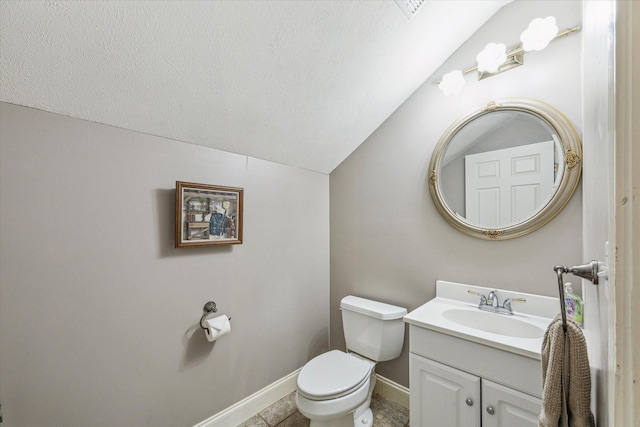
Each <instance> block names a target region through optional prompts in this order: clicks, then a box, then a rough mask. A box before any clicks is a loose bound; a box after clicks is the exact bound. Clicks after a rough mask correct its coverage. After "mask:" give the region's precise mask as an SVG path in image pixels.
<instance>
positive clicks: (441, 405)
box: [409, 353, 517, 427]
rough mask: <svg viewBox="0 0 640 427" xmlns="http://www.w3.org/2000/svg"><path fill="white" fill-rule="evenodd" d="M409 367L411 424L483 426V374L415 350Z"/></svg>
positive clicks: (434, 426) (429, 426)
mask: <svg viewBox="0 0 640 427" xmlns="http://www.w3.org/2000/svg"><path fill="white" fill-rule="evenodd" d="M409 370H410V374H409V381H410V384H409V388H410V390H411V394H410V408H411V410H410V420H409V424H410V425H412V426H417V427H480V378H478V377H476V376H474V375H470V374H467V373H465V372H462V371H459V370H458V369H454V368H451V367H449V366H446V365H443V364H441V363H437V362H434V361H432V360H429V359H425V358H424V357H420V356H417V355H415V354H413V353H411V354H410V356H409ZM514 425H517V424H514Z"/></svg>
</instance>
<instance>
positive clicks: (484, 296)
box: [467, 289, 487, 305]
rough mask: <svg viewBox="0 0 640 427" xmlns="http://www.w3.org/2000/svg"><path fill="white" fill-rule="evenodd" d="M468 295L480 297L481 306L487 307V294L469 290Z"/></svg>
mask: <svg viewBox="0 0 640 427" xmlns="http://www.w3.org/2000/svg"><path fill="white" fill-rule="evenodd" d="M467 293H469V294H471V295H477V296H479V297H480V305H487V297H486V295H485V294H481V293H480V292H478V291H472V290H471V289H469V290H467Z"/></svg>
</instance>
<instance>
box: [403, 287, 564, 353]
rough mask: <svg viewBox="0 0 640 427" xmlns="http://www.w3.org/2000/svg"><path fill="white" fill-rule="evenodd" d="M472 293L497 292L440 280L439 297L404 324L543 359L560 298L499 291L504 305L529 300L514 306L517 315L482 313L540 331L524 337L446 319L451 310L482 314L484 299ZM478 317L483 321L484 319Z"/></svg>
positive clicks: (414, 312)
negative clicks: (512, 300)
mask: <svg viewBox="0 0 640 427" xmlns="http://www.w3.org/2000/svg"><path fill="white" fill-rule="evenodd" d="M468 290H472V291H475V292H480V293H483V294H485V295H487V294H488V293H489V292H490V291H492V290H495V289H490V288H483V287H478V286H473V285H464V284H460V283H452V282H445V281H438V282H437V286H436V297H435V298H434V299H432V300H431V301H429V302H427V303H425V304H423V305H422V306H420V307H418V308H417V309H415V310H413V311H412V312H410V313H409V314H407V315H406V316H405V317H404V321H405V322H406V323H408V324H410V325H415V326H419V327H422V328H426V329H430V330H433V331H437V332H441V333H444V334H448V335H451V336H455V337H458V338H462V339H465V340H469V341H473V342H476V343H479V344H484V345H487V346H490V347H494V348H498V349H501V350H504V351H508V352H511V353H516V354H520V355H523V356H526V357H529V358H532V359H537V360H540V350H541V348H542V340H543V335H544V331H546V329H547V327H548V326H549V324H550V323H551V321H552V320H553V318H554V317H555V315H556V314H557V313H558V312H559V301H558V298H552V297H546V296H541V295H532V294H523V293H517V292H511V291H506V290H496V291H497V295H498V297H499V298H500V303H502V301H503V300H504V298H525V299H526V300H527V301H526V302H525V303H521V304H516V303H514V304H513V306H514V310H513V312H514V315H513V316H507V315H504V314H497V313H488V312H484V311H481V313H486V314H485V315H486V316H502V318H504V321H505V322H510V321H511V322H513V321H515V322H524V323H527V324H528V325H530V326H534V327H535V328H539V330H540V336H539V337H535V338H522V337H516V336H508V335H502V334H498V333H492V332H487V331H483V330H482V329H481V328H482V325H478V328H475V327H470V326H465V325H463V324H460V323H458V322H455V321H451V320H448V319H447V318H445V316H444V315H443V314H444V313H445V311H447V310H451V309H455V310H473V311H480V310H479V309H478V302H479V301H480V298H479V297H478V296H476V295H470V294H469V293H468V292H467V291H468ZM519 309H520V310H519ZM477 317H478V318H482V316H477ZM532 329H533V328H532Z"/></svg>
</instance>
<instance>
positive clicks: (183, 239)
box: [176, 181, 244, 248]
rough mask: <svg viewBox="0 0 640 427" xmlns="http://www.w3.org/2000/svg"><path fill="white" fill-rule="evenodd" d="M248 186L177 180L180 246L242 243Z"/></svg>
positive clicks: (177, 235) (177, 228)
mask: <svg viewBox="0 0 640 427" xmlns="http://www.w3.org/2000/svg"><path fill="white" fill-rule="evenodd" d="M243 195H244V189H242V188H234V187H221V186H218V185H207V184H196V183H193V182H182V181H176V248H185V247H189V246H211V245H236V244H241V243H242V209H243Z"/></svg>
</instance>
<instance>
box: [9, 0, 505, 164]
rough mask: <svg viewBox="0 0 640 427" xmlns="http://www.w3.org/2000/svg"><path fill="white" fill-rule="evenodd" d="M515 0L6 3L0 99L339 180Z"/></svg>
mask: <svg viewBox="0 0 640 427" xmlns="http://www.w3.org/2000/svg"><path fill="white" fill-rule="evenodd" d="M505 3H508V1H505V0H501V1H489V0H486V1H478V0H471V1H462V0H460V1H434V0H430V1H429V0H428V1H427V2H426V3H425V5H424V6H423V7H422V8H421V9H420V10H419V11H418V13H417V14H416V15H415V16H414V18H413V19H412V20H408V19H407V18H406V16H405V15H404V14H403V12H402V11H401V10H400V8H399V7H398V5H396V4H395V2H394V1H392V0H385V1H383V0H379V1H302V0H300V1H267V0H263V1H67V2H61V1H9V0H2V1H1V2H0V41H1V44H0V100H1V101H5V102H10V103H14V104H20V105H25V106H29V107H34V108H39V109H42V110H46V111H52V112H56V113H61V114H64V115H68V116H72V117H77V118H81V119H86V120H90V121H94V122H99V123H105V124H109V125H113V126H118V127H122V128H126V129H131V130H135V131H140V132H145V133H149V134H153V135H159V136H163V137H168V138H173V139H176V140H179V141H185V142H190V143H193V144H198V145H203V146H208V147H212V148H217V149H221V150H225V151H230V152H234V153H240V154H244V155H250V156H253V157H257V158H261V159H266V160H271V161H274V162H279V163H283V164H287V165H293V166H298V167H302V168H307V169H311V170H316V171H319V172H323V173H329V172H331V171H332V170H333V169H334V168H335V167H336V166H338V165H339V164H340V162H342V161H343V160H344V159H345V158H346V157H347V156H348V155H349V154H350V153H351V152H353V150H355V149H356V148H357V147H358V146H359V145H360V144H361V143H362V142H363V141H364V140H365V139H366V138H367V137H368V136H369V135H370V134H371V133H372V132H373V131H374V130H375V129H376V128H377V127H378V126H380V124H381V123H382V122H383V121H384V120H385V119H386V118H387V117H389V115H391V113H393V111H394V110H395V109H396V108H398V106H400V104H401V103H402V102H403V101H404V100H405V99H406V98H407V97H408V96H409V95H411V93H412V92H413V91H415V90H416V89H417V88H418V86H419V85H420V84H422V83H423V82H424V81H425V80H426V79H427V77H428V76H429V75H430V74H431V73H432V72H433V71H434V70H435V69H436V68H437V67H438V66H439V65H440V64H442V62H443V61H444V60H445V59H446V58H447V57H448V56H449V55H450V54H451V53H452V52H453V51H454V50H455V49H456V48H457V47H459V46H460V45H461V44H462V43H463V42H464V41H465V40H466V39H467V38H468V37H469V36H470V35H471V34H472V33H473V32H475V30H477V29H478V28H479V27H480V26H481V25H482V24H483V23H484V22H485V21H486V20H487V19H488V18H489V17H490V16H492V15H493V14H494V13H495V12H496V11H497V10H498V9H499V8H500V7H501V6H502V5H504V4H505Z"/></svg>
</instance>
